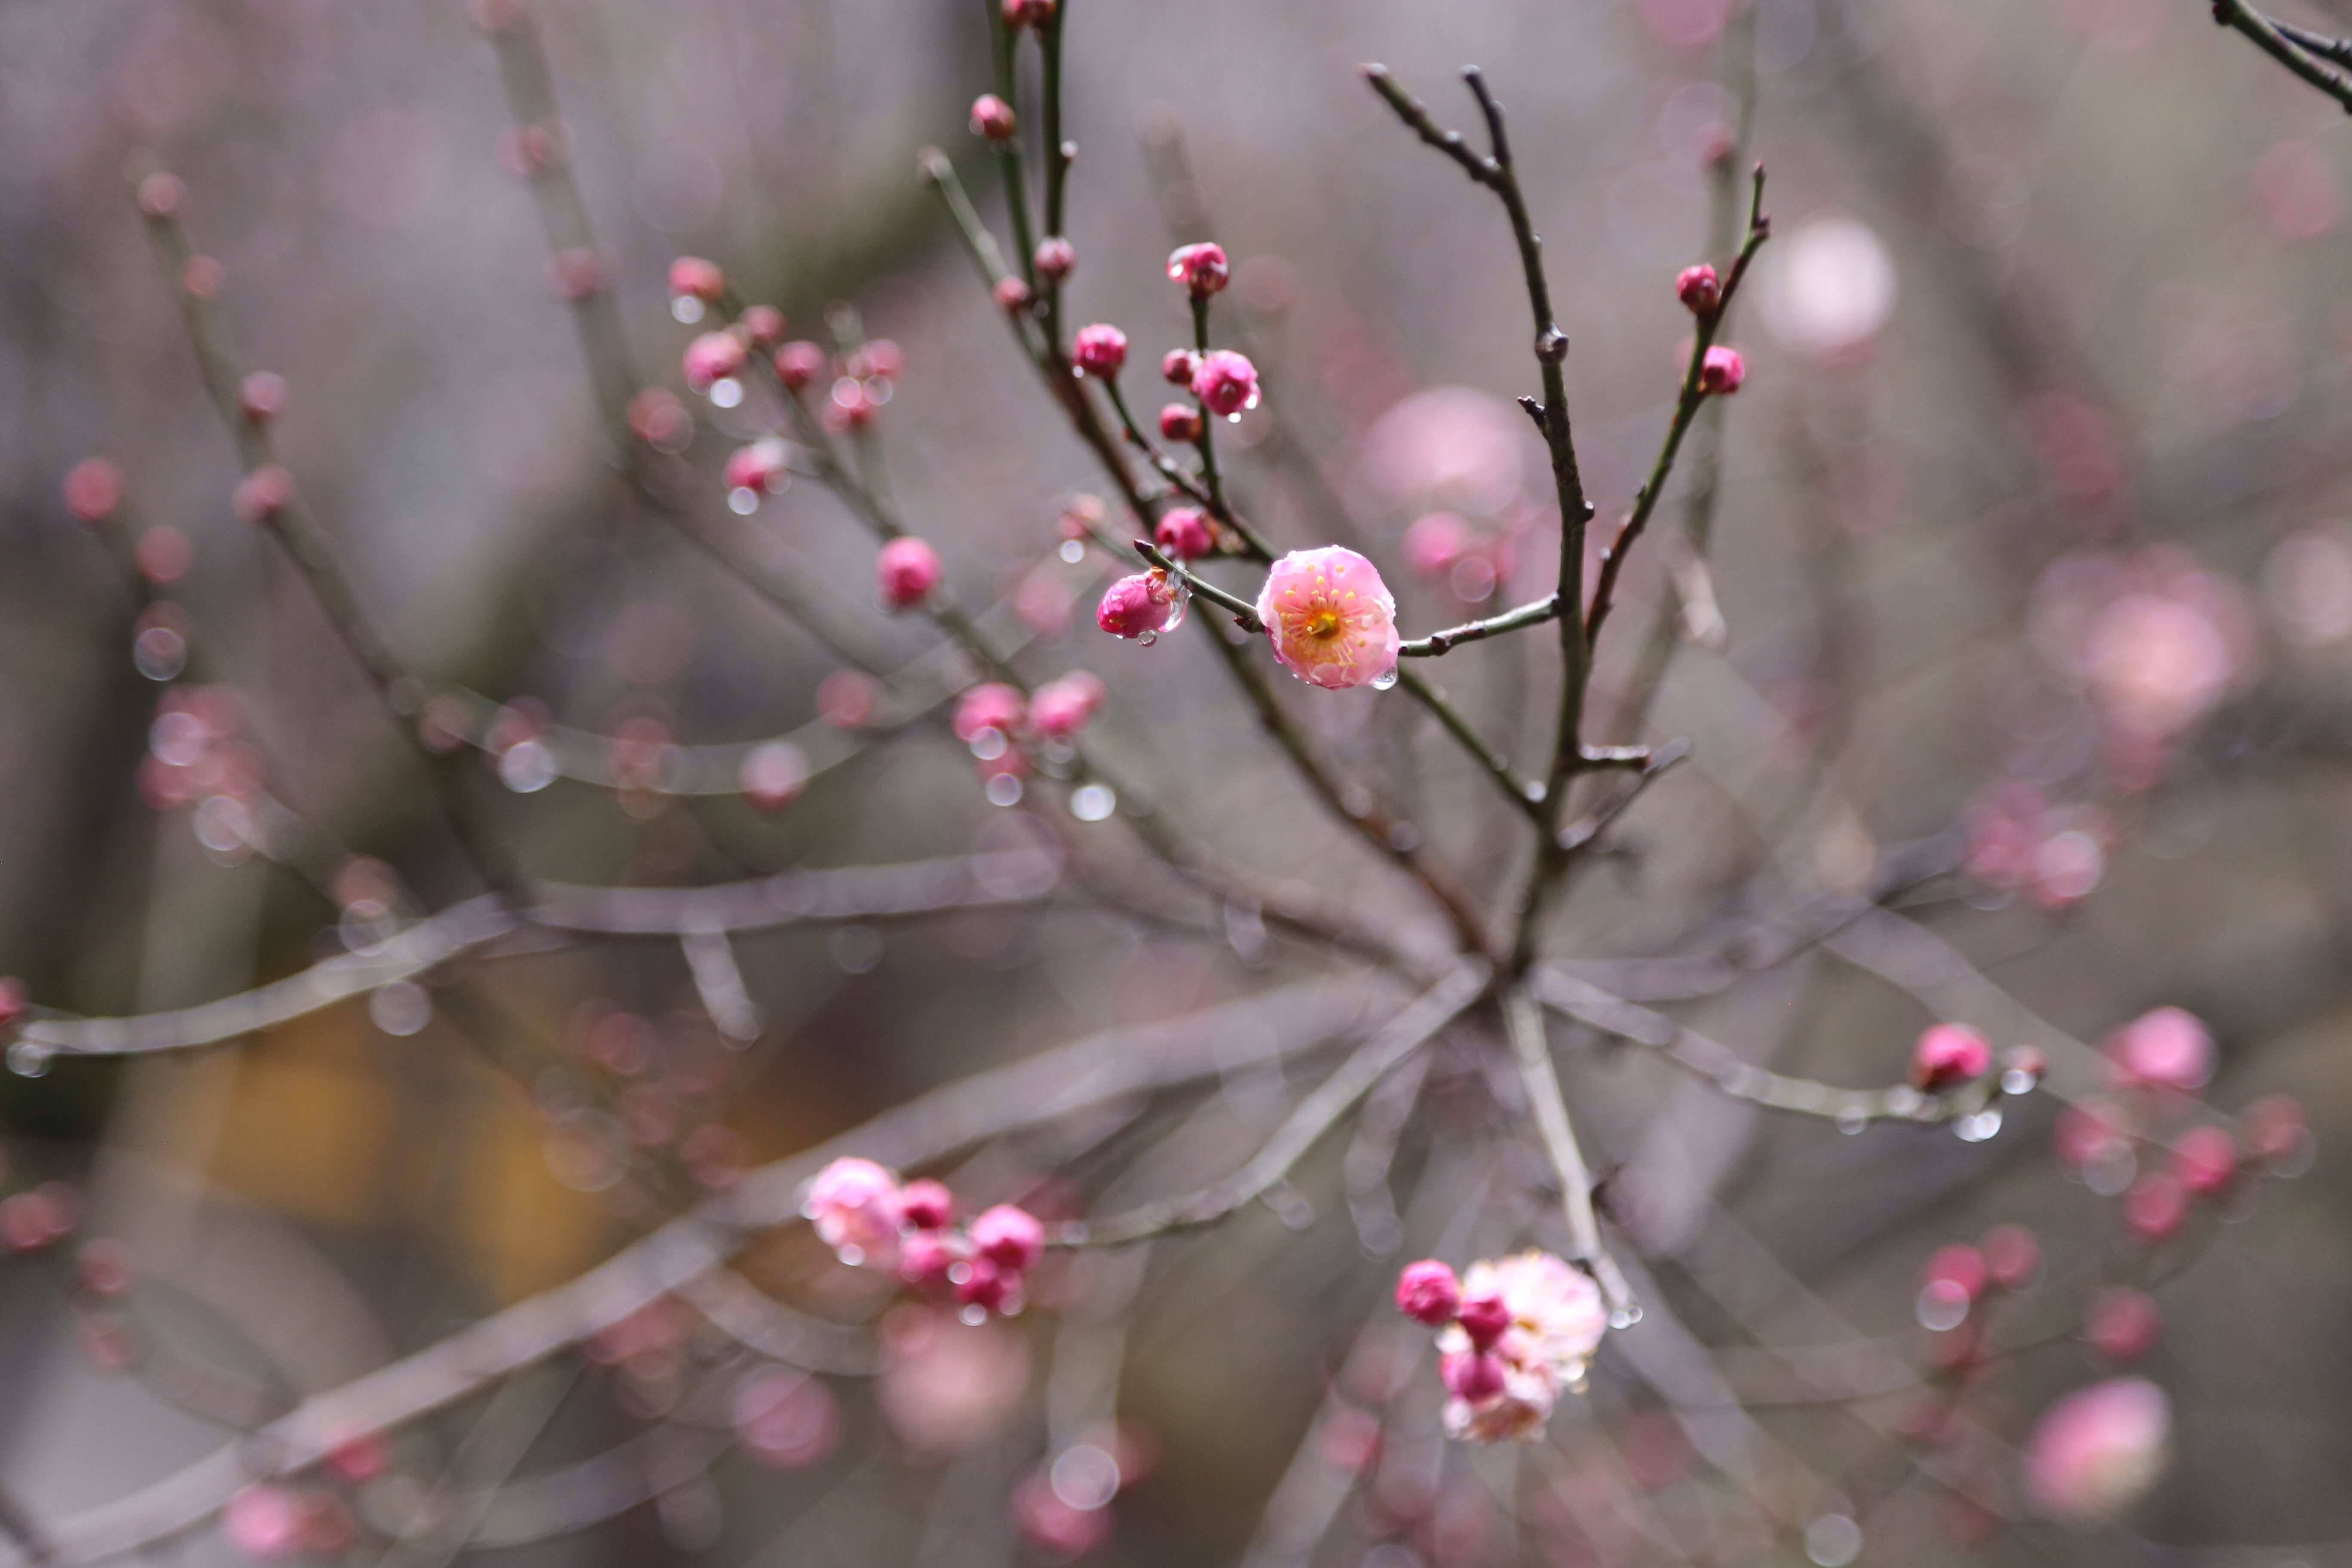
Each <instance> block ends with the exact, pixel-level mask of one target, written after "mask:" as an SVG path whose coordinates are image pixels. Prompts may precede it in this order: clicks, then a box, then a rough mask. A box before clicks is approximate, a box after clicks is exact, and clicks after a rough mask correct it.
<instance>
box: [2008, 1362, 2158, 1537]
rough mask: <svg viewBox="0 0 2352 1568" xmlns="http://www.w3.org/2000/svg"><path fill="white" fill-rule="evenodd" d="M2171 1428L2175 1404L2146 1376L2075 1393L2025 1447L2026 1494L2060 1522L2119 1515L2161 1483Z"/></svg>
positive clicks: (2048, 1416)
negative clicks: (2157, 1480)
mask: <svg viewBox="0 0 2352 1568" xmlns="http://www.w3.org/2000/svg"><path fill="white" fill-rule="evenodd" d="M2171 1430H2172V1406H2171V1402H2170V1401H2169V1400H2168V1399H2166V1398H2165V1396H2164V1390H2162V1389H2160V1388H2158V1387H2157V1385H2156V1384H2152V1383H2149V1382H2147V1380H2146V1379H2144V1378H2137V1377H2119V1378H2116V1379H2115V1380H2113V1381H2112V1382H2108V1383H2096V1384H2092V1385H2091V1386H2090V1387H2088V1388H2085V1389H2083V1390H2081V1391H2079V1392H2077V1393H2074V1394H2068V1395H2067V1396H2066V1397H2065V1398H2063V1399H2062V1400H2060V1401H2059V1402H2058V1403H2057V1404H2055V1405H2052V1406H2051V1407H2050V1408H2049V1409H2048V1410H2047V1411H2046V1412H2044V1413H2043V1415H2042V1420H2041V1423H2040V1424H2039V1425H2038V1426H2035V1427H2034V1428H2033V1436H2032V1438H2031V1439H2030V1440H2029V1441H2028V1442H2027V1443H2026V1446H2025V1489H2026V1491H2027V1493H2028V1494H2029V1495H2030V1496H2031V1497H2032V1499H2033V1502H2034V1506H2035V1507H2037V1508H2039V1509H2040V1510H2042V1512H2043V1513H2045V1514H2049V1515H2052V1516H2053V1517H2054V1518H2058V1519H2078V1520H2097V1519H2108V1518H2112V1517H2113V1516H2115V1515H2116V1514H2117V1513H2120V1512H2122V1511H2123V1510H2125V1509H2126V1508H2128V1507H2130V1506H2131V1504H2132V1503H2134V1502H2135V1501H2137V1500H2138V1499H2139V1497H2140V1496H2141V1494H2143V1493H2144V1492H2146V1491H2147V1489H2148V1488H2150V1487H2152V1486H2154V1485H2155V1484H2156V1478H2157V1476H2158V1474H2159V1473H2160V1472H2161V1471H2162V1470H2163V1468H2164V1450H2165V1441H2166V1438H2167V1437H2168V1436H2169V1435H2170V1433H2171Z"/></svg>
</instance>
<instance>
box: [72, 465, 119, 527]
mask: <svg viewBox="0 0 2352 1568" xmlns="http://www.w3.org/2000/svg"><path fill="white" fill-rule="evenodd" d="M59 489H60V491H61V492H62V494H63V495H64V497H65V502H66V510H68V511H69V512H71V513H73V514H74V516H76V517H78V518H79V519H81V521H84V522H104V521H106V520H107V519H108V518H110V517H112V516H113V515H114V511H115V509H116V508H117V507H119V506H121V504H122V470H121V468H116V467H115V466H114V465H113V464H112V463H110V462H109V461H107V460H106V459H105V458H83V459H82V460H81V461H80V462H79V463H76V464H75V465H74V466H73V467H72V468H68V469H67V470H66V479H65V483H64V484H63V485H62V486H60V487H59Z"/></svg>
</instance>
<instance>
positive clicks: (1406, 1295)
mask: <svg viewBox="0 0 2352 1568" xmlns="http://www.w3.org/2000/svg"><path fill="white" fill-rule="evenodd" d="M1396 1304H1397V1310H1398V1311H1400V1312H1402V1313H1403V1314H1404V1315H1405V1316H1406V1317H1408V1318H1411V1319H1412V1321H1414V1322H1416V1323H1419V1324H1421V1325H1422V1326H1423V1328H1430V1329H1442V1328H1444V1326H1445V1325H1446V1324H1448V1323H1450V1322H1452V1321H1454V1310H1455V1309H1457V1308H1459V1307H1460V1306H1461V1305H1462V1281H1461V1280H1460V1279H1456V1278H1455V1277H1454V1270H1453V1269H1452V1268H1449V1267H1447V1266H1446V1265H1445V1264H1444V1263H1441V1262H1439V1261H1438V1260H1437V1259H1436V1258H1423V1259H1422V1260H1421V1261H1420V1262H1419V1263H1408V1264H1406V1265H1405V1267H1404V1271H1403V1272H1402V1273H1401V1274H1399V1275H1398V1276H1397V1283H1396Z"/></svg>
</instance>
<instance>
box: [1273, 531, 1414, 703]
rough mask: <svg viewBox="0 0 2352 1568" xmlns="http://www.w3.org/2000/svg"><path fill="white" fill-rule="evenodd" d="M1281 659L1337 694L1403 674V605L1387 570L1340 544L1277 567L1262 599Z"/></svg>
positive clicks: (1297, 554) (1293, 556)
mask: <svg viewBox="0 0 2352 1568" xmlns="http://www.w3.org/2000/svg"><path fill="white" fill-rule="evenodd" d="M1257 618H1258V619H1259V620H1261V621H1264V622H1265V629H1266V635H1267V636H1269V637H1272V638H1273V639H1274V657H1275V658H1278V659H1280V660H1281V661H1282V662H1283V663H1284V664H1285V665H1286V666H1287V667H1288V668H1289V670H1290V672H1291V673H1292V674H1293V675H1296V676H1297V677H1298V679H1301V680H1304V681H1307V682H1309V683H1311V684H1313V685H1316V686H1320V687H1324V688H1326V689H1329V690H1333V691H1337V690H1339V689H1343V688H1346V687H1350V686H1368V685H1370V683H1372V682H1373V681H1375V680H1379V679H1381V678H1383V677H1385V676H1391V675H1393V674H1395V673H1396V665H1397V648H1398V647H1399V646H1400V642H1401V639H1400V638H1399V637H1398V636H1397V629H1396V599H1395V596H1394V595H1391V594H1390V592H1389V590H1388V585H1387V584H1384V583H1382V582H1381V574H1380V569H1379V568H1378V567H1376V566H1374V565H1373V564H1372V563H1370V562H1369V561H1367V560H1365V559H1364V558H1363V557H1362V556H1360V555H1359V554H1357V553H1356V552H1354V551H1352V550H1348V549H1343V548H1342V547H1340V546H1339V545H1336V544H1333V545H1328V546H1326V547H1325V548H1323V549H1321V550H1294V551H1292V552H1290V553H1289V554H1287V555H1286V556H1284V557H1283V558H1282V559H1281V560H1279V561H1277V562H1276V563H1274V569H1273V570H1272V571H1271V572H1268V573H1267V574H1266V578H1265V587H1264V588H1263V589H1261V590H1260V591H1259V593H1258V596H1257Z"/></svg>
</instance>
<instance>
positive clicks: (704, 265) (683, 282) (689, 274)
mask: <svg viewBox="0 0 2352 1568" xmlns="http://www.w3.org/2000/svg"><path fill="white" fill-rule="evenodd" d="M669 297H670V298H671V299H673V300H701V301H702V302H703V303H704V304H706V305H716V304H717V303H719V301H720V300H724V299H725V298H727V274H726V273H725V272H723V271H721V270H720V269H719V264H718V263H717V262H715V261H705V260H704V259H703V258H700V257H699V256H681V257H679V258H677V260H676V261H673V262H671V263H670V264H669Z"/></svg>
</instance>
